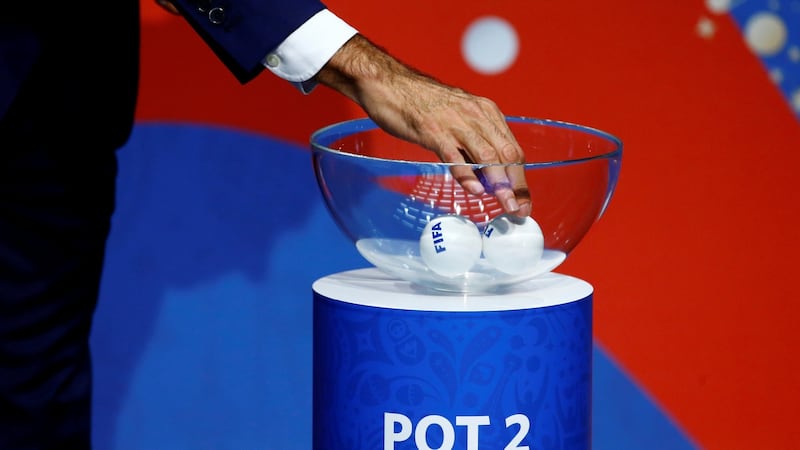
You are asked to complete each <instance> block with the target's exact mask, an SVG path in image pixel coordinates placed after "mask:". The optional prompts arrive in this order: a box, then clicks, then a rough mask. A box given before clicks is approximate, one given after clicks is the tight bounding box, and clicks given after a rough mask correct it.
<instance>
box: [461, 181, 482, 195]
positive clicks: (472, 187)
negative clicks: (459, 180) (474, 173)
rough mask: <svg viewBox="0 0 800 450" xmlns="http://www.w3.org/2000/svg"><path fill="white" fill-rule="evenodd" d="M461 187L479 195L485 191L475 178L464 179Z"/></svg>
mask: <svg viewBox="0 0 800 450" xmlns="http://www.w3.org/2000/svg"><path fill="white" fill-rule="evenodd" d="M463 187H464V189H466V190H467V192H469V193H470V194H472V195H481V194H483V193H484V192H486V190H485V189H484V188H483V185H482V184H481V183H480V181H476V180H471V181H465V182H464V185H463Z"/></svg>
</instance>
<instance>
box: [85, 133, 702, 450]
mask: <svg viewBox="0 0 800 450" xmlns="http://www.w3.org/2000/svg"><path fill="white" fill-rule="evenodd" d="M119 157H120V175H119V183H118V194H117V198H118V207H117V212H116V215H115V217H114V221H113V227H112V233H111V236H110V240H109V248H108V256H107V262H106V272H105V277H104V282H103V286H102V290H101V298H100V304H99V307H98V310H97V314H96V320H95V328H94V332H93V335H92V347H93V352H94V357H95V377H96V387H95V401H94V403H95V410H94V420H95V428H94V430H95V431H94V434H95V441H96V448H97V450H110V449H119V450H135V449H142V450H145V449H146V450H160V449H164V450H167V449H169V450H181V449H187V450H189V449H191V450H198V449H215V450H223V449H231V450H256V449H259V450H261V449H263V450H267V449H275V450H305V449H309V448H310V447H311V358H312V353H311V350H312V341H311V338H312V336H311V328H312V327H311V324H312V317H311V306H312V291H311V284H312V283H313V281H314V280H316V279H317V278H320V277H323V276H325V275H329V274H332V273H336V272H339V271H343V270H349V269H354V268H361V267H368V264H367V263H366V261H365V260H363V259H362V258H361V256H360V255H358V253H357V252H356V250H355V248H354V246H353V245H352V243H351V242H350V241H349V240H347V239H346V238H345V236H344V234H343V233H342V232H341V231H340V230H339V229H338V228H337V227H336V225H335V224H334V223H333V221H332V219H331V217H330V215H329V214H328V211H327V210H326V208H325V205H324V204H323V202H322V197H321V195H320V193H319V190H318V187H317V184H316V181H315V179H314V175H313V171H312V170H311V161H310V156H309V152H308V151H307V150H306V149H304V148H301V147H299V146H297V145H296V144H288V143H285V142H282V141H279V140H275V139H272V138H269V137H265V136H262V135H258V134H251V133H244V132H241V131H234V130H230V129H224V128H214V127H207V126H191V125H181V124H159V123H145V124H139V125H138V126H137V127H136V129H135V131H134V134H133V136H132V138H131V140H130V142H129V144H128V145H127V146H126V147H125V148H124V149H122V150H121V152H120V154H119ZM598 301H602V299H598ZM593 377H594V378H593V390H594V402H593V421H594V428H593V443H594V448H595V449H597V450H627V449H651V450H657V449H683V448H694V446H693V445H692V444H691V443H690V442H689V440H688V439H687V438H686V437H685V436H684V435H683V434H682V433H681V432H680V431H679V430H678V429H677V428H676V427H675V426H674V424H673V422H672V421H671V419H670V418H669V417H667V416H666V415H665V413H664V412H663V411H661V410H660V409H659V408H657V407H656V406H654V404H653V403H652V402H651V401H650V399H649V398H648V397H647V395H646V394H645V393H643V392H642V391H641V390H639V389H638V388H637V387H636V385H635V383H634V382H633V381H632V380H630V379H628V378H627V376H626V375H625V374H624V373H623V372H622V371H621V370H619V368H618V367H617V365H616V364H615V363H614V361H613V360H612V359H610V358H609V357H608V356H607V354H606V352H604V351H603V349H602V348H599V347H597V346H595V349H594V375H593Z"/></svg>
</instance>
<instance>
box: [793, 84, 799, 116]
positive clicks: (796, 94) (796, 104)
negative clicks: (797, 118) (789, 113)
mask: <svg viewBox="0 0 800 450" xmlns="http://www.w3.org/2000/svg"><path fill="white" fill-rule="evenodd" d="M792 107H793V108H794V110H795V111H796V112H798V113H800V88H798V89H795V91H794V92H793V93H792Z"/></svg>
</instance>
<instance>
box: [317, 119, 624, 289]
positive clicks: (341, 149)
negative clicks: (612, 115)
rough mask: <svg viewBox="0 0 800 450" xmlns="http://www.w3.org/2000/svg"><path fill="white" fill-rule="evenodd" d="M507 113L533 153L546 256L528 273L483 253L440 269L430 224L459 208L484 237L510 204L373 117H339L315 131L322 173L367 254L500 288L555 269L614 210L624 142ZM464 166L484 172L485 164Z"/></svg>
mask: <svg viewBox="0 0 800 450" xmlns="http://www.w3.org/2000/svg"><path fill="white" fill-rule="evenodd" d="M506 120H507V122H508V124H509V127H510V128H511V130H512V132H513V133H514V135H515V137H516V138H517V141H518V142H519V144H520V146H521V147H522V149H523V151H524V152H525V158H526V159H525V160H526V164H525V165H524V168H525V176H526V180H527V183H528V188H529V190H530V195H531V202H532V205H533V208H532V212H531V217H532V218H533V219H534V220H535V222H536V224H538V225H539V228H540V229H541V232H542V236H543V247H544V248H543V251H542V253H541V257H540V258H539V259H538V262H537V263H536V264H535V265H533V266H531V267H527V268H526V269H525V270H524V271H522V272H515V273H508V272H504V271H500V270H498V269H497V268H496V267H495V265H492V264H490V263H489V262H488V261H487V259H486V257H485V254H483V253H481V256H480V257H479V258H478V259H477V260H476V261H475V262H474V264H472V265H471V266H470V267H469V268H467V269H465V270H463V271H460V272H458V273H456V274H452V273H448V274H442V273H441V271H434V270H433V269H432V267H430V266H429V265H428V264H427V263H426V260H425V259H423V258H422V255H421V254H420V242H421V238H422V237H423V231H426V233H429V232H430V231H429V230H426V226H427V225H428V224H429V223H430V222H431V221H433V220H436V219H437V218H439V217H441V216H446V215H458V216H462V217H463V218H466V219H468V220H469V221H471V222H472V223H474V224H475V227H476V228H477V229H478V232H479V233H481V234H483V233H484V231H486V228H487V225H489V224H490V222H491V221H492V220H493V219H495V218H496V217H498V216H500V215H501V214H503V213H504V211H503V209H502V207H501V205H500V203H499V202H498V200H497V199H496V198H495V197H494V196H493V195H492V194H490V193H485V194H482V195H477V196H476V195H472V194H469V193H468V192H466V191H464V190H463V189H462V188H461V186H460V185H459V184H458V183H457V182H456V181H455V180H454V179H453V177H452V175H451V169H452V168H453V166H455V164H449V163H443V162H441V161H440V160H439V159H438V158H437V156H436V155H435V154H434V153H433V152H430V151H428V150H425V149H423V148H421V147H419V146H417V145H414V144H411V143H409V142H406V141H404V140H401V139H398V138H396V137H393V136H391V135H389V134H388V133H386V132H385V131H383V130H382V129H380V128H379V127H378V126H377V125H376V124H375V123H374V122H372V121H371V120H370V119H356V120H350V121H346V122H341V123H337V124H333V125H330V126H328V127H325V128H322V129H320V130H318V131H316V132H315V133H313V135H312V136H311V150H312V158H313V166H314V171H315V174H316V177H317V182H318V183H319V187H320V190H321V192H322V196H323V197H324V199H325V203H326V205H327V207H328V210H329V211H330V213H331V215H332V216H333V219H334V220H335V222H336V223H337V224H338V226H339V227H340V229H341V230H342V231H343V232H344V233H345V234H346V235H347V236H348V237H349V238H350V239H352V241H353V243H354V244H355V246H356V248H357V249H358V251H359V253H360V254H361V255H362V256H363V257H364V258H365V259H366V260H367V261H369V262H370V263H371V264H373V265H375V266H376V267H377V268H379V269H381V270H383V271H384V272H386V273H388V274H390V275H391V276H395V277H397V278H399V279H402V280H406V281H409V282H412V283H415V284H417V285H419V286H424V287H427V288H432V289H436V290H442V291H450V292H461V293H496V292H502V290H504V289H507V288H509V287H511V286H513V285H515V284H517V283H521V282H524V281H527V280H530V279H533V278H535V277H537V276H539V275H541V274H544V273H547V272H550V271H552V270H553V269H555V268H556V267H557V266H558V265H559V264H561V263H562V262H563V261H564V260H565V258H566V257H567V255H569V253H570V252H571V251H572V250H573V249H574V248H575V246H576V245H578V243H579V242H580V241H581V239H582V238H583V237H584V236H585V235H586V233H587V232H588V231H589V229H590V227H591V226H592V224H594V223H595V222H596V221H597V220H598V219H599V218H600V217H601V216H602V215H603V213H604V211H605V210H606V208H607V206H608V204H609V201H610V200H611V197H612V195H613V193H614V189H615V187H616V183H617V178H618V175H619V170H620V165H621V158H622V142H621V141H620V140H619V139H618V138H616V137H615V136H612V135H610V134H608V133H606V132H603V131H600V130H596V129H592V128H588V127H585V126H580V125H575V124H570V123H565V122H558V121H552V120H542V119H535V118H527V117H514V116H508V117H507V118H506ZM464 165H466V166H469V167H470V169H472V170H473V171H476V172H479V171H480V170H481V169H482V168H484V167H486V166H485V165H480V164H464ZM429 228H430V227H429Z"/></svg>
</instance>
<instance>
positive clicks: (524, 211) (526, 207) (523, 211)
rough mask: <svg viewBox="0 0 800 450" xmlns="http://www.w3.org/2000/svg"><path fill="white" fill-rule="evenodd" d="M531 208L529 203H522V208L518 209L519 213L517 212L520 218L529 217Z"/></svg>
mask: <svg viewBox="0 0 800 450" xmlns="http://www.w3.org/2000/svg"><path fill="white" fill-rule="evenodd" d="M532 210H533V208H532V207H531V204H530V203H527V202H525V203H523V204H522V206H520V207H519V211H518V212H517V213H518V215H519V216H520V217H525V216H530V215H531V211H532Z"/></svg>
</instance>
